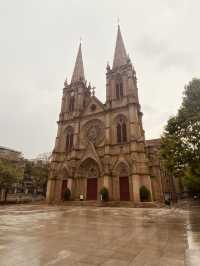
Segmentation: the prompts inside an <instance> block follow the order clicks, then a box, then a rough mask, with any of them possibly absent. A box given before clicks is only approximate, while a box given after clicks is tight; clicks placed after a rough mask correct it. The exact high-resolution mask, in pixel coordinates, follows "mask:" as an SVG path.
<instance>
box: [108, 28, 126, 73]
mask: <svg viewBox="0 0 200 266" xmlns="http://www.w3.org/2000/svg"><path fill="white" fill-rule="evenodd" d="M127 60H128V56H127V53H126V49H125V45H124V41H123V38H122V34H121V30H120V26H119V25H118V30H117V41H116V46H115V53H114V59H113V66H112V68H113V69H114V68H116V67H120V66H123V65H125V64H126V63H127Z"/></svg>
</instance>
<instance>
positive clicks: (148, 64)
mask: <svg viewBox="0 0 200 266" xmlns="http://www.w3.org/2000/svg"><path fill="white" fill-rule="evenodd" d="M199 10H200V1H199V0H152V1H147V0H124V1H119V0H101V1H100V0H84V1H83V0H17V1H16V0H0V146H7V147H10V148H13V149H17V150H20V151H22V152H23V154H24V156H25V157H29V158H31V157H35V156H37V155H38V154H40V153H43V152H50V151H51V150H52V148H53V146H54V142H55V137H56V131H57V124H56V121H57V119H58V115H59V112H60V104H61V97H62V88H63V82H64V80H65V77H66V76H67V77H68V80H69V79H70V78H71V75H72V71H73V67H74V62H75V57H76V54H77V49H78V44H79V39H80V36H81V37H82V39H83V44H82V47H83V60H84V67H85V75H86V79H87V80H88V81H91V83H92V84H93V85H94V86H95V87H96V95H97V97H99V98H100V99H101V100H102V101H104V100H105V68H106V63H107V61H109V62H110V63H112V60H113V53H114V46H115V40H116V32H117V17H119V18H120V25H121V30H122V34H123V38H124V42H125V46H126V50H127V52H128V53H129V55H130V57H131V60H132V62H133V65H134V67H135V69H136V72H137V77H138V87H139V96H140V103H141V106H142V111H143V113H144V117H143V122H144V129H145V132H146V138H147V139H149V138H157V137H159V136H160V134H161V133H162V130H163V127H164V125H165V124H166V122H167V119H168V118H169V117H170V116H171V115H173V114H175V113H176V111H177V109H178V107H179V106H180V103H181V99H182V92H183V89H184V85H185V84H186V83H188V81H190V80H191V79H192V78H193V77H199V76H200V33H199V31H200V29H199V28H200V16H199Z"/></svg>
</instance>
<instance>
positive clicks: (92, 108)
mask: <svg viewBox="0 0 200 266" xmlns="http://www.w3.org/2000/svg"><path fill="white" fill-rule="evenodd" d="M103 111H104V105H103V104H102V103H101V102H100V101H99V100H98V99H97V98H96V97H95V96H93V97H91V100H90V101H89V103H88V105H87V106H86V108H85V110H83V113H82V115H83V116H85V115H91V114H97V113H100V112H103Z"/></svg>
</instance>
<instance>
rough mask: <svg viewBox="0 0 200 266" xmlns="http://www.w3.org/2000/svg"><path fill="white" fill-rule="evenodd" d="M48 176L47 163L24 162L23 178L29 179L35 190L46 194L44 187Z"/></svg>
mask: <svg viewBox="0 0 200 266" xmlns="http://www.w3.org/2000/svg"><path fill="white" fill-rule="evenodd" d="M48 175H49V164H48V162H40V161H38V162H34V163H33V162H30V161H26V165H25V170H24V177H25V178H26V177H29V178H30V177H31V179H32V182H33V186H34V188H35V189H36V190H38V189H42V190H43V193H44V194H45V192H46V185H47V181H48Z"/></svg>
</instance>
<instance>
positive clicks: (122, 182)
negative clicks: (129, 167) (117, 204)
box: [119, 176, 130, 201]
mask: <svg viewBox="0 0 200 266" xmlns="http://www.w3.org/2000/svg"><path fill="white" fill-rule="evenodd" d="M119 190H120V200H124V201H125V200H130V193H129V180H128V176H123V177H120V178H119Z"/></svg>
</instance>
